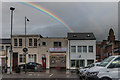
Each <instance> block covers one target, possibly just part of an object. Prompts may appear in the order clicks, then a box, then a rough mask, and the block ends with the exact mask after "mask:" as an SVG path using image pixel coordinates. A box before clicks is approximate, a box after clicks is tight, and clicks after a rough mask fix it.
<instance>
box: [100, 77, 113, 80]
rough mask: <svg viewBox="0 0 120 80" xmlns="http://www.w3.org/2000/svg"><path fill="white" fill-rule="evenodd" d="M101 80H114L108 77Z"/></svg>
mask: <svg viewBox="0 0 120 80" xmlns="http://www.w3.org/2000/svg"><path fill="white" fill-rule="evenodd" d="M100 80H112V79H110V78H108V77H104V78H101V79H100Z"/></svg>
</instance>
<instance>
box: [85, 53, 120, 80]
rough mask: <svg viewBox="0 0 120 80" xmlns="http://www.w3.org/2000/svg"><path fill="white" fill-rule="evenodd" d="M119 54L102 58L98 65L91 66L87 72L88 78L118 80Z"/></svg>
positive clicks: (119, 71)
mask: <svg viewBox="0 0 120 80" xmlns="http://www.w3.org/2000/svg"><path fill="white" fill-rule="evenodd" d="M119 69H120V55H118V56H110V57H108V58H106V59H105V60H103V61H102V62H101V63H100V65H99V66H96V67H92V68H90V69H89V70H88V72H87V77H88V79H89V80H99V79H100V80H112V79H115V80H118V79H120V76H119V73H120V70H119Z"/></svg>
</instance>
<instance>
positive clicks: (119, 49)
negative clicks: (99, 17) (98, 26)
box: [96, 28, 120, 61]
mask: <svg viewBox="0 0 120 80" xmlns="http://www.w3.org/2000/svg"><path fill="white" fill-rule="evenodd" d="M96 45H97V52H96V54H97V55H98V57H97V59H98V60H99V61H102V60H104V59H105V58H107V57H109V56H112V55H120V41H119V40H116V39H115V35H114V31H113V29H112V28H111V29H110V30H109V35H108V39H107V40H103V41H102V42H101V43H97V44H96Z"/></svg>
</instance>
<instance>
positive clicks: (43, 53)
mask: <svg viewBox="0 0 120 80" xmlns="http://www.w3.org/2000/svg"><path fill="white" fill-rule="evenodd" d="M26 44H27V45H26V47H27V48H28V52H27V55H26V62H27V63H28V62H37V63H40V64H42V65H43V67H44V68H59V67H62V68H67V65H66V64H67V61H66V59H67V38H64V37H63V38H62V37H60V38H57V37H42V36H41V35H27V36H26ZM12 45H13V67H15V66H16V65H19V64H24V63H25V54H24V52H23V48H24V47H25V36H24V35H13V36H12Z"/></svg>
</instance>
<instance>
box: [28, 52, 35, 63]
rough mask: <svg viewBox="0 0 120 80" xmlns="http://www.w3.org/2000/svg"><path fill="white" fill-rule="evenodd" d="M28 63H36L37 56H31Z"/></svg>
mask: <svg viewBox="0 0 120 80" xmlns="http://www.w3.org/2000/svg"><path fill="white" fill-rule="evenodd" d="M28 62H36V54H29V55H28Z"/></svg>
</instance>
